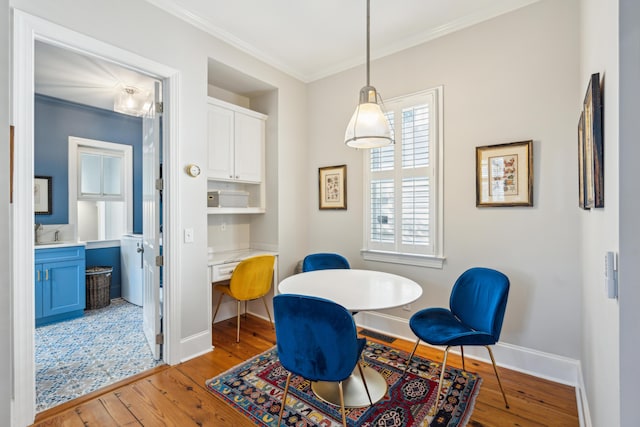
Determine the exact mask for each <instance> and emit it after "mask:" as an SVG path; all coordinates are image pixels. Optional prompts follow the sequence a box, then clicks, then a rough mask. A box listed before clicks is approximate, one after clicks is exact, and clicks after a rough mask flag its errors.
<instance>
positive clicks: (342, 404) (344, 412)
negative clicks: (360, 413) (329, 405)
mask: <svg viewBox="0 0 640 427" xmlns="http://www.w3.org/2000/svg"><path fill="white" fill-rule="evenodd" d="M338 390H340V408H341V409H342V425H343V426H344V427H347V410H346V409H345V407H344V393H343V392H342V381H340V382H339V383H338Z"/></svg>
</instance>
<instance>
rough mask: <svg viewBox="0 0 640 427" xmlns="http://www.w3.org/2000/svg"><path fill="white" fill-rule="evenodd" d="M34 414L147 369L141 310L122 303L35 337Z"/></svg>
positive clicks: (151, 363) (154, 363) (150, 365)
mask: <svg viewBox="0 0 640 427" xmlns="http://www.w3.org/2000/svg"><path fill="white" fill-rule="evenodd" d="M35 353H36V355H35V358H36V411H37V412H41V411H43V410H45V409H49V408H51V407H53V406H56V405H59V404H61V403H64V402H66V401H69V400H72V399H75V398H77V397H80V396H82V395H84V394H87V393H90V392H92V391H94V390H97V389H99V388H101V387H104V386H107V385H109V384H112V383H114V382H116V381H119V380H121V379H124V378H126V377H129V376H132V375H135V374H138V373H140V372H142V371H145V370H147V369H151V368H153V367H155V366H157V365H158V364H160V363H162V362H160V361H155V360H153V356H152V353H151V350H150V349H149V347H148V345H147V341H146V339H145V337H144V333H143V331H142V307H138V306H136V305H134V304H131V303H129V302H127V301H125V300H123V299H114V300H111V304H110V305H108V306H107V307H104V308H99V309H95V310H87V311H85V315H84V316H83V317H81V318H78V319H73V320H69V321H66V322H60V323H56V324H53V325H46V326H41V327H39V328H36V331H35Z"/></svg>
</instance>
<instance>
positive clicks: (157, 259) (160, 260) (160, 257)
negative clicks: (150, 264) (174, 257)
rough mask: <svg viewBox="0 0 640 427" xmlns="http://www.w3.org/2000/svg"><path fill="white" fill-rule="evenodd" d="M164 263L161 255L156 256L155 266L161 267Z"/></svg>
mask: <svg viewBox="0 0 640 427" xmlns="http://www.w3.org/2000/svg"><path fill="white" fill-rule="evenodd" d="M163 265H164V258H163V256H162V255H158V256H157V257H156V267H162V266H163Z"/></svg>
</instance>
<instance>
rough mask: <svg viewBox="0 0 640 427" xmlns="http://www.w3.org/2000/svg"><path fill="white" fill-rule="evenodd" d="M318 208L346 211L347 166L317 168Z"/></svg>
mask: <svg viewBox="0 0 640 427" xmlns="http://www.w3.org/2000/svg"><path fill="white" fill-rule="evenodd" d="M318 184H319V192H318V193H319V208H320V209H347V165H340V166H327V167H323V168H318Z"/></svg>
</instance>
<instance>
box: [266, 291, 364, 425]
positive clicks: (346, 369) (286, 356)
mask: <svg viewBox="0 0 640 427" xmlns="http://www.w3.org/2000/svg"><path fill="white" fill-rule="evenodd" d="M273 316H274V320H275V327H276V344H277V349H278V357H279V359H280V363H281V364H282V366H283V367H284V368H285V369H286V370H288V371H289V374H288V376H287V382H286V385H285V388H284V394H283V396H282V406H281V408H280V416H279V417H278V426H279V425H280V423H281V421H282V413H283V411H284V407H285V404H286V399H287V393H288V391H289V382H290V380H291V375H292V374H295V375H299V376H301V377H303V378H305V379H307V380H309V381H330V382H337V383H338V389H339V393H340V403H341V412H342V423H343V424H344V426H345V427H346V426H347V421H346V413H345V409H344V394H343V390H342V381H344V380H346V379H347V378H349V376H350V375H351V373H352V372H353V370H354V369H355V367H356V365H357V366H358V369H359V370H360V376H361V377H362V379H363V381H364V385H365V389H366V391H367V395H368V397H369V403H370V404H372V403H371V396H370V395H369V389H368V388H367V383H366V380H365V379H364V375H363V372H362V366H360V363H358V361H359V359H360V356H361V354H362V350H363V349H364V346H365V343H366V340H365V339H364V338H358V336H357V330H356V325H355V322H354V321H353V317H352V316H351V313H350V312H349V311H348V310H347V309H346V308H344V307H343V306H341V305H339V304H337V303H335V302H333V301H330V300H327V299H324V298H317V297H312V296H305V295H295V294H280V295H277V296H275V297H274V298H273Z"/></svg>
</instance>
